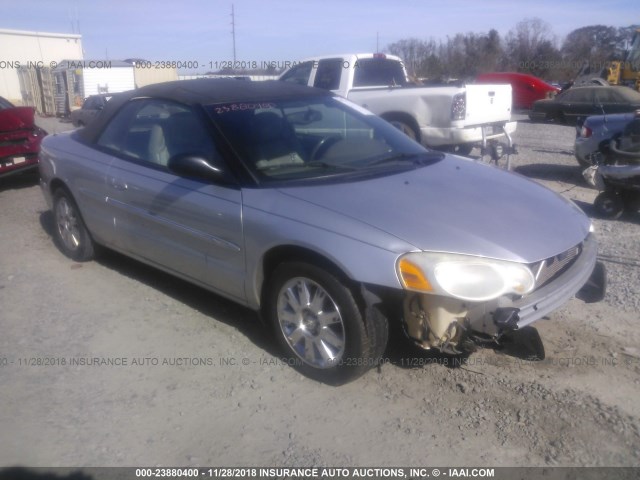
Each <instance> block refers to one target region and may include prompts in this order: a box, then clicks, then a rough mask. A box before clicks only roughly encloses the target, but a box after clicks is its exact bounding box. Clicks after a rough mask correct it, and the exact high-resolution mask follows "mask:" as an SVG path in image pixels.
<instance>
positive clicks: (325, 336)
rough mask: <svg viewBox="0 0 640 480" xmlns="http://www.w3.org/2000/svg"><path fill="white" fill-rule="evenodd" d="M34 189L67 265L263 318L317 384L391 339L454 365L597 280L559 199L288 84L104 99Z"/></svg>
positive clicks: (584, 239) (579, 221)
mask: <svg viewBox="0 0 640 480" xmlns="http://www.w3.org/2000/svg"><path fill="white" fill-rule="evenodd" d="M40 173H41V186H42V191H43V192H44V196H45V197H46V200H47V201H48V203H49V205H50V206H51V207H52V210H53V216H54V218H55V229H54V230H55V232H54V240H55V241H56V243H57V245H58V247H59V248H60V249H61V250H62V252H63V253H65V254H66V255H67V256H69V257H70V258H71V259H73V260H76V261H85V260H89V259H91V258H92V256H93V255H94V250H95V248H96V246H98V245H100V246H105V247H108V248H110V249H113V250H116V251H118V252H121V253H123V254H125V255H128V256H130V257H133V258H135V259H137V260H140V261H142V262H145V263H147V264H150V265H153V266H155V267H157V268H159V269H162V270H164V271H167V272H170V273H171V274H174V275H176V276H178V277H180V278H182V279H185V280H188V281H189V282H192V283H194V284H197V285H200V286H201V287H204V288H205V289H208V290H210V291H211V292H214V293H216V294H219V295H222V296H224V297H227V298H229V299H232V300H234V301H236V302H238V303H241V304H243V305H246V306H248V307H250V308H252V309H254V310H256V311H259V312H260V313H261V314H262V316H263V318H265V319H266V320H267V321H268V322H270V324H271V325H272V326H273V329H274V331H275V335H276V336H277V339H278V341H279V343H280V344H281V346H282V348H283V351H284V352H285V355H287V356H288V357H289V358H291V359H293V360H295V362H292V363H295V364H296V365H297V367H298V368H299V369H300V370H301V371H302V372H303V373H304V374H306V375H309V376H311V377H313V378H316V379H319V380H321V381H326V382H328V383H335V384H339V383H344V382H346V381H348V380H350V379H353V378H355V377H357V376H358V375H361V374H362V373H364V372H365V371H366V370H367V369H368V368H370V367H371V366H372V365H375V364H376V362H377V361H378V359H379V358H380V357H381V355H382V354H383V353H384V350H385V348H386V344H387V338H388V330H389V327H390V324H391V322H398V323H399V324H401V325H402V326H403V327H404V331H405V332H406V333H407V335H408V336H409V337H410V339H411V340H413V342H415V343H416V344H417V345H419V346H420V347H423V348H425V349H439V350H441V351H443V352H446V353H452V354H458V353H461V352H465V351H468V350H470V349H472V348H473V346H474V345H476V344H477V343H478V342H483V341H487V340H499V339H500V338H501V337H502V336H503V335H505V334H507V333H509V332H512V331H513V330H516V329H518V328H521V327H523V326H526V325H528V324H530V323H531V322H533V321H535V320H538V319H540V318H542V317H543V316H545V315H547V314H549V312H551V311H552V310H554V309H556V308H557V307H559V306H560V305H562V304H563V303H565V302H566V301H567V300H568V299H570V298H571V297H572V296H574V294H576V292H578V291H579V290H581V289H582V288H583V286H584V285H585V284H586V283H587V282H588V281H589V279H590V277H591V276H592V271H594V268H595V265H596V241H595V239H594V236H593V234H592V233H591V230H592V229H591V222H590V220H589V219H588V218H587V217H586V216H585V215H584V214H583V213H582V212H581V211H580V210H579V209H578V208H577V207H576V206H575V205H574V204H572V203H571V202H569V201H567V200H565V199H564V198H563V197H561V196H559V195H557V194H555V193H553V192H551V191H550V190H548V189H546V188H544V187H542V186H540V185H539V184H537V183H534V182H532V181H529V180H527V179H525V178H523V177H520V176H517V175H515V174H512V173H509V172H506V171H502V170H498V169H495V168H493V167H490V166H487V165H483V164H480V163H476V162H474V161H472V160H469V159H464V158H460V157H456V156H451V155H445V154H442V153H438V152H434V151H430V150H427V149H425V148H423V147H422V146H420V145H419V144H418V143H415V142H414V141H412V140H410V139H409V138H408V137H406V136H405V135H404V134H402V133H401V132H400V131H399V130H397V129H395V128H394V127H393V126H391V125H390V124H388V123H386V122H385V121H384V120H382V119H380V118H378V117H377V116H375V115H373V114H371V113H370V112H368V111H367V110H364V109H362V108H360V107H359V106H357V105H355V104H352V103H350V102H348V101H346V100H344V99H343V98H340V97H337V96H334V95H333V94H331V93H329V92H325V91H320V90H316V89H312V88H307V87H302V86H296V85H291V84H288V83H284V82H238V81H236V80H208V79H207V80H189V81H181V82H171V83H166V84H157V85H150V86H147V87H143V88H141V89H138V90H135V91H132V92H128V93H124V94H119V95H115V96H114V97H113V98H112V99H111V100H110V101H109V103H108V104H107V105H106V106H105V108H104V110H103V113H102V115H100V116H99V117H98V118H97V119H96V120H95V121H94V122H92V123H91V124H90V125H89V126H87V127H86V128H84V129H81V130H77V131H73V132H69V133H62V134H57V135H52V136H49V137H47V138H46V139H45V140H44V142H43V144H42V150H41V157H40ZM212 301H215V298H212Z"/></svg>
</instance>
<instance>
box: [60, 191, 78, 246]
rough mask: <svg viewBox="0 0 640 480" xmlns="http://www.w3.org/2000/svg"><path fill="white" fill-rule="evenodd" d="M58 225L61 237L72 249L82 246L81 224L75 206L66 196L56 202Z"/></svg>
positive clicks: (65, 244)
mask: <svg viewBox="0 0 640 480" xmlns="http://www.w3.org/2000/svg"><path fill="white" fill-rule="evenodd" d="M56 226H57V228H58V233H59V234H60V239H61V240H62V242H63V243H64V246H65V247H66V248H68V249H69V250H70V251H75V250H77V249H78V247H80V237H81V234H80V226H79V225H78V217H77V213H76V211H75V209H74V207H73V206H72V205H71V204H70V203H69V201H68V200H67V199H66V198H65V197H61V198H60V200H59V201H58V202H57V204H56Z"/></svg>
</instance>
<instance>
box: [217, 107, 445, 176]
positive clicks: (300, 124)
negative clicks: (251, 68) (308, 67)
mask: <svg viewBox="0 0 640 480" xmlns="http://www.w3.org/2000/svg"><path fill="white" fill-rule="evenodd" d="M206 108H207V110H208V112H209V113H210V115H211V116H212V117H213V119H214V121H215V123H216V124H217V125H218V126H219V128H220V129H221V130H222V133H223V134H224V135H225V137H226V138H227V139H228V140H229V142H230V143H231V146H232V148H233V149H234V150H235V151H236V153H237V154H238V156H239V157H240V158H241V159H242V161H243V162H244V163H245V164H246V166H247V168H248V169H249V170H250V171H251V172H252V173H253V175H254V177H255V178H256V179H257V180H258V181H261V182H269V181H283V180H298V179H311V178H319V177H327V176H340V175H352V174H360V173H362V172H370V171H372V170H374V169H375V170H377V171H382V170H389V171H392V170H398V169H406V168H416V166H422V165H425V164H427V163H429V162H433V161H437V160H439V159H441V158H442V154H440V153H436V152H430V151H429V150H426V149H425V148H423V147H422V146H421V145H419V144H418V143H416V142H414V141H412V140H410V139H409V138H408V137H407V136H406V135H404V134H403V133H401V132H400V131H399V130H398V129H396V128H395V127H393V126H391V125H390V124H389V123H387V122H385V121H384V120H382V119H380V118H378V117H377V116H375V115H373V114H371V113H370V112H368V111H366V110H364V109H362V108H359V107H358V106H356V105H354V104H352V103H351V102H349V101H347V100H344V99H342V98H340V97H328V96H320V97H310V98H303V99H296V100H286V101H264V102H255V103H254V102H251V103H250V102H247V103H242V102H236V103H231V104H219V105H210V106H208V107H206Z"/></svg>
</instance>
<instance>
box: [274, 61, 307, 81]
mask: <svg viewBox="0 0 640 480" xmlns="http://www.w3.org/2000/svg"><path fill="white" fill-rule="evenodd" d="M312 68H313V62H304V63H301V64H300V65H296V66H295V67H293V68H292V69H291V70H289V71H288V72H287V73H286V74H285V75H284V76H283V77H282V78H281V79H280V80H282V81H284V82H291V83H296V84H298V85H305V86H306V85H308V84H309V77H310V76H311V69H312Z"/></svg>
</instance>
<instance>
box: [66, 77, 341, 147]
mask: <svg viewBox="0 0 640 480" xmlns="http://www.w3.org/2000/svg"><path fill="white" fill-rule="evenodd" d="M332 95H333V94H332V93H330V92H327V91H326V90H320V89H317V88H311V87H306V86H302V85H296V84H292V83H290V82H281V81H277V80H269V81H264V82H262V81H258V82H252V81H245V80H236V79H232V78H199V79H195V80H178V81H175V82H166V83H156V84H153V85H147V86H146V87H141V88H138V89H136V90H131V91H128V92H123V93H116V94H114V96H113V97H112V98H111V100H109V101H108V102H107V104H106V106H105V107H104V110H103V111H102V113H101V114H100V115H98V116H97V117H96V118H95V120H94V121H92V122H91V123H90V124H89V125H87V126H86V127H85V128H83V129H81V130H79V131H78V132H77V135H78V137H79V138H80V139H81V140H82V141H84V142H88V143H93V142H94V140H95V138H96V137H97V136H98V135H99V134H100V132H102V130H103V128H104V126H105V125H106V124H107V123H108V122H109V120H110V119H111V117H113V115H114V114H115V113H116V112H117V111H118V110H119V109H120V107H122V105H124V104H125V103H127V102H128V101H129V100H132V99H136V98H147V97H150V98H162V99H165V100H173V101H175V102H179V103H183V104H185V105H213V104H221V103H234V102H266V101H275V100H295V99H300V98H305V97H310V96H314V97H317V96H332Z"/></svg>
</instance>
